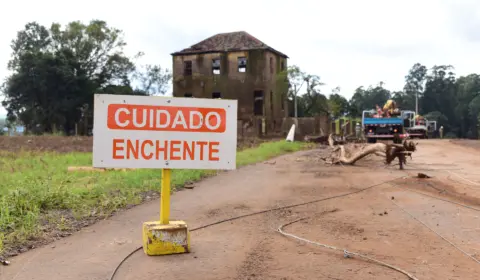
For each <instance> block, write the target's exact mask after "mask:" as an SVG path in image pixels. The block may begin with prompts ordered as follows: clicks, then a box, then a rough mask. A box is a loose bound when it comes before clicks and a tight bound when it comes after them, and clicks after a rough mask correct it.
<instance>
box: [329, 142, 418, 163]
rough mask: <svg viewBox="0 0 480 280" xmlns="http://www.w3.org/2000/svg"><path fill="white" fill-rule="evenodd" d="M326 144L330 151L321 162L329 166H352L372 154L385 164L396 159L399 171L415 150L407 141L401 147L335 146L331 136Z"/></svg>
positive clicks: (393, 145)
mask: <svg viewBox="0 0 480 280" xmlns="http://www.w3.org/2000/svg"><path fill="white" fill-rule="evenodd" d="M328 143H329V146H330V147H331V148H332V151H331V154H330V156H329V157H326V158H323V160H324V161H325V162H328V163H331V164H349V165H353V164H355V162H357V161H359V160H361V159H362V158H365V157H366V156H368V155H372V154H374V155H377V156H381V157H384V158H385V163H386V164H390V163H391V162H392V161H393V160H394V159H395V158H398V161H399V165H400V169H403V164H406V156H407V155H410V156H411V153H412V152H414V151H415V150H416V144H414V143H413V142H407V141H405V142H404V143H403V145H395V144H384V143H375V144H367V145H357V144H350V145H337V142H336V141H335V139H334V138H333V135H332V134H330V135H329V137H328ZM347 148H348V149H347Z"/></svg>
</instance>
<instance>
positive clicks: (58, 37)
mask: <svg viewBox="0 0 480 280" xmlns="http://www.w3.org/2000/svg"><path fill="white" fill-rule="evenodd" d="M125 46H126V42H125V41H124V39H123V33H122V31H121V30H119V29H116V28H113V27H110V26H108V25H107V23H106V22H105V21H101V20H92V21H90V22H89V23H88V24H84V23H82V22H80V21H74V22H70V23H69V24H67V25H66V26H61V25H60V24H58V23H53V24H52V25H51V26H50V27H49V28H47V27H45V26H43V25H40V24H38V23H37V22H30V23H28V24H26V25H25V28H24V29H23V30H21V31H19V32H18V33H17V36H16V38H15V39H14V40H12V43H11V48H12V55H11V59H10V61H9V62H8V69H9V70H10V72H11V73H12V74H11V75H10V76H8V77H7V78H6V80H5V82H4V83H3V85H2V87H1V91H2V92H3V95H4V101H3V102H2V105H3V106H4V107H5V108H6V110H7V121H8V123H9V124H10V125H11V126H12V125H14V124H15V123H21V124H22V125H24V126H25V128H26V130H27V131H29V132H32V133H53V132H56V131H55V130H57V131H58V132H60V133H61V132H64V133H66V134H72V132H73V130H78V129H80V130H82V132H83V133H82V134H86V133H87V131H88V130H89V129H90V127H91V125H92V115H93V113H92V110H93V95H94V94H95V93H109V94H126V95H151V94H165V92H166V90H167V88H168V84H169V82H170V80H171V77H172V75H171V72H170V70H168V69H166V68H162V67H161V66H160V65H151V64H146V65H140V64H138V63H135V62H137V61H138V59H139V58H140V57H142V56H143V55H144V54H143V53H142V52H139V53H138V54H136V55H135V56H133V57H128V56H127V55H126V54H125V53H124V51H123V49H124V47H125Z"/></svg>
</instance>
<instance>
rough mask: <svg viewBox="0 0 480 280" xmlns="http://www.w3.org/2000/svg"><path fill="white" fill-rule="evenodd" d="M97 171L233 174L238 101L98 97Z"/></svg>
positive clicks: (95, 164) (95, 134) (94, 156)
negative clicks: (229, 172)
mask: <svg viewBox="0 0 480 280" xmlns="http://www.w3.org/2000/svg"><path fill="white" fill-rule="evenodd" d="M93 118H94V121H93V166H94V167H107V168H169V169H226V170H228V169H235V166H236V164H235V161H236V152H237V101H236V100H219V99H199V98H178V97H175V98H174V97H155V96H132V95H110V94H95V101H94V113H93Z"/></svg>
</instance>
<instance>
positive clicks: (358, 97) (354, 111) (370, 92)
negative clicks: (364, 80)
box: [349, 82, 392, 117]
mask: <svg viewBox="0 0 480 280" xmlns="http://www.w3.org/2000/svg"><path fill="white" fill-rule="evenodd" d="M383 86H384V83H383V82H380V83H378V85H377V86H375V87H373V86H369V87H368V89H366V90H365V89H364V88H363V87H359V88H357V89H356V90H355V93H354V94H353V96H352V98H351V99H350V102H349V103H350V114H351V115H352V116H355V117H360V116H362V112H363V111H364V110H371V109H374V108H375V105H379V106H383V104H384V103H385V102H386V101H387V100H388V99H390V98H391V95H392V94H391V92H390V91H389V90H387V89H385V88H384V87H383Z"/></svg>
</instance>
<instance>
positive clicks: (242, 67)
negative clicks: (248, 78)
mask: <svg viewBox="0 0 480 280" xmlns="http://www.w3.org/2000/svg"><path fill="white" fill-rule="evenodd" d="M246 71H247V58H246V57H239V58H238V72H246Z"/></svg>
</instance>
